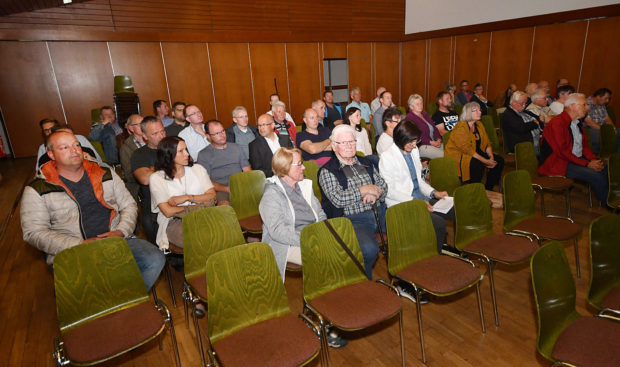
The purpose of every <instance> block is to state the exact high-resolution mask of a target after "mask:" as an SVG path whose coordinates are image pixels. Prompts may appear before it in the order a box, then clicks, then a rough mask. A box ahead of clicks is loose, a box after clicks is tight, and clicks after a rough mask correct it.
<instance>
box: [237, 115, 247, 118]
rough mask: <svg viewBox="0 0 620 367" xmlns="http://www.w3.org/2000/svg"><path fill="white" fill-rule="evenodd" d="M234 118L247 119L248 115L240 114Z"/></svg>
mask: <svg viewBox="0 0 620 367" xmlns="http://www.w3.org/2000/svg"><path fill="white" fill-rule="evenodd" d="M235 118H236V119H247V118H248V115H241V116H236V117H235Z"/></svg>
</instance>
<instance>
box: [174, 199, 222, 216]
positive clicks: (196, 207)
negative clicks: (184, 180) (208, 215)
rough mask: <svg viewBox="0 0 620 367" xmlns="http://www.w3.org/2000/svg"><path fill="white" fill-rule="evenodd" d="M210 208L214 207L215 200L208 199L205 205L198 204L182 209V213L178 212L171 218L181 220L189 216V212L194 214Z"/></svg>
mask: <svg viewBox="0 0 620 367" xmlns="http://www.w3.org/2000/svg"><path fill="white" fill-rule="evenodd" d="M212 206H215V198H212V199H210V200H209V201H207V202H206V203H199V204H196V205H188V206H186V207H185V208H183V210H182V211H180V212H178V213H175V214H174V215H172V216H173V217H174V218H179V219H183V217H184V216H186V215H187V214H189V213H191V212H194V211H196V210H200V209H205V208H210V207H212Z"/></svg>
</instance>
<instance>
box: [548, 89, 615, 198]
mask: <svg viewBox="0 0 620 367" xmlns="http://www.w3.org/2000/svg"><path fill="white" fill-rule="evenodd" d="M588 109H589V107H588V103H587V101H586V98H585V96H584V95H583V94H581V93H573V94H571V95H569V96H568V98H567V99H566V101H565V102H564V112H562V113H561V114H559V115H557V116H555V117H554V118H553V119H552V120H551V121H549V123H548V124H547V126H545V129H544V130H543V143H542V147H541V161H542V162H543V163H542V165H541V166H540V167H539V168H538V172H540V173H542V174H544V175H561V176H566V177H569V178H576V179H578V180H581V181H585V182H587V183H588V184H590V186H591V187H592V190H594V194H595V195H596V197H597V198H598V199H599V200H600V201H602V202H606V200H607V192H608V191H609V183H608V181H607V167H605V164H604V163H603V161H601V160H600V159H599V158H598V157H597V156H596V155H595V154H594V153H592V150H590V147H589V146H588V141H587V136H586V133H585V130H584V127H583V124H582V123H581V122H580V121H579V120H580V119H582V118H583V117H585V116H586V114H587V112H588Z"/></svg>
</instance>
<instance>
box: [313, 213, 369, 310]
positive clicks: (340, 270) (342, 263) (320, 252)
mask: <svg viewBox="0 0 620 367" xmlns="http://www.w3.org/2000/svg"><path fill="white" fill-rule="evenodd" d="M328 220H329V223H331V225H332V227H334V230H335V231H336V232H337V233H338V234H339V235H340V238H342V241H343V242H344V243H345V244H346V245H347V247H348V248H349V249H350V250H351V252H352V253H353V255H354V256H355V258H356V259H357V260H358V261H359V262H360V263H361V264H362V266H363V264H364V257H363V256H362V251H361V250H360V245H359V242H357V237H356V235H355V231H354V230H353V224H351V221H350V220H349V219H348V218H344V217H339V218H333V219H328ZM301 262H302V264H303V266H302V272H303V282H304V300H305V301H306V302H310V301H312V300H313V299H314V298H316V297H318V296H320V295H322V294H324V293H327V292H329V291H331V290H334V289H337V288H340V287H343V286H346V285H349V284H354V283H359V282H362V281H365V280H368V278H367V277H366V274H365V273H362V272H361V271H360V269H359V268H358V267H357V265H355V263H354V262H353V260H352V259H351V258H350V257H349V255H347V253H346V252H345V251H344V249H343V248H342V247H341V246H340V244H338V241H337V240H336V238H334V236H333V235H332V234H331V232H330V231H329V229H328V228H327V226H326V225H325V223H323V222H318V223H313V224H310V225H308V226H306V227H305V228H304V229H302V230H301Z"/></svg>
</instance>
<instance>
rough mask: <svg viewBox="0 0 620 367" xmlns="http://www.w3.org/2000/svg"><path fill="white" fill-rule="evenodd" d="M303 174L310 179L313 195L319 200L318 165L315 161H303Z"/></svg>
mask: <svg viewBox="0 0 620 367" xmlns="http://www.w3.org/2000/svg"><path fill="white" fill-rule="evenodd" d="M304 167H306V169H305V170H304V176H305V177H306V178H307V179H309V180H312V191H314V196H316V197H317V199H319V201H321V187H320V186H319V177H318V174H319V165H318V164H317V163H316V162H315V161H304Z"/></svg>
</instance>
